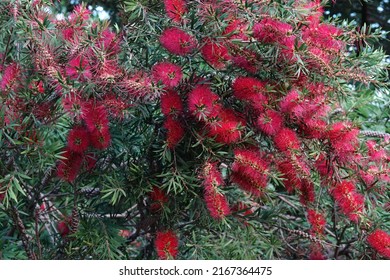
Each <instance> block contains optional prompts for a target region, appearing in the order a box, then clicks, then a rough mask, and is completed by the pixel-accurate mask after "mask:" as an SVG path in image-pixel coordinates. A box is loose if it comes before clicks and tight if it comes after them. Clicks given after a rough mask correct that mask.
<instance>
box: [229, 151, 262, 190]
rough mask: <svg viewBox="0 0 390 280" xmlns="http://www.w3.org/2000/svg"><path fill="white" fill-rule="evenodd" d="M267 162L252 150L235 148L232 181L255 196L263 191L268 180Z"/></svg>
mask: <svg viewBox="0 0 390 280" xmlns="http://www.w3.org/2000/svg"><path fill="white" fill-rule="evenodd" d="M267 173H268V164H267V162H266V161H265V160H264V159H263V158H262V157H261V155H260V154H259V153H258V152H256V151H252V150H243V149H236V150H235V151H234V162H233V165H232V175H231V180H232V182H234V183H236V184H237V185H239V186H240V187H241V188H242V189H243V190H245V191H248V192H250V193H252V194H254V195H256V196H260V195H261V194H262V193H263V190H264V188H265V187H266V185H267V180H268V175H267Z"/></svg>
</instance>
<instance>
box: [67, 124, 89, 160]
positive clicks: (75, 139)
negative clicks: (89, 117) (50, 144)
mask: <svg viewBox="0 0 390 280" xmlns="http://www.w3.org/2000/svg"><path fill="white" fill-rule="evenodd" d="M88 146H89V133H88V131H87V130H86V129H85V128H84V127H80V126H76V127H74V128H72V130H71V131H70V132H69V135H68V147H69V149H70V150H71V151H73V152H75V153H79V154H82V153H83V152H85V151H86V150H87V149H88Z"/></svg>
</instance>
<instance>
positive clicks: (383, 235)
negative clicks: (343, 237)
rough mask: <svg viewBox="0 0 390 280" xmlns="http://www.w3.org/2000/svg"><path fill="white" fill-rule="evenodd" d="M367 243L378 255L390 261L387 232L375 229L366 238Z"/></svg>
mask: <svg viewBox="0 0 390 280" xmlns="http://www.w3.org/2000/svg"><path fill="white" fill-rule="evenodd" d="M367 242H368V244H370V246H371V247H372V248H374V249H375V250H376V251H377V252H378V253H379V254H381V255H382V256H384V257H385V258H388V259H390V235H389V234H388V233H387V232H385V231H383V230H380V229H377V230H375V231H373V232H372V233H371V234H370V235H369V236H368V237H367Z"/></svg>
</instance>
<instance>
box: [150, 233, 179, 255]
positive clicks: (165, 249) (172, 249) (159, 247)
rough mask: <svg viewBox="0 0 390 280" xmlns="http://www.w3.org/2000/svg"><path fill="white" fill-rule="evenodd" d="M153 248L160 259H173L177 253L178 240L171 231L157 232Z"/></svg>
mask: <svg viewBox="0 0 390 280" xmlns="http://www.w3.org/2000/svg"><path fill="white" fill-rule="evenodd" d="M154 246H155V248H156V251H157V255H158V257H159V258H160V259H162V260H167V259H174V258H176V256H177V253H178V247H179V240H178V238H177V236H176V235H175V233H174V232H173V231H171V230H168V231H159V232H157V234H156V240H155V241H154Z"/></svg>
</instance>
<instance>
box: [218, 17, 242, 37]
mask: <svg viewBox="0 0 390 280" xmlns="http://www.w3.org/2000/svg"><path fill="white" fill-rule="evenodd" d="M247 28H248V24H246V23H245V22H242V21H241V20H239V19H235V20H232V21H231V22H229V24H228V25H227V26H226V28H225V30H224V31H223V33H222V35H224V36H227V37H228V38H229V39H230V40H232V39H234V40H243V41H248V40H249V37H248V36H247V35H246V34H245V33H246V32H247Z"/></svg>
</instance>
